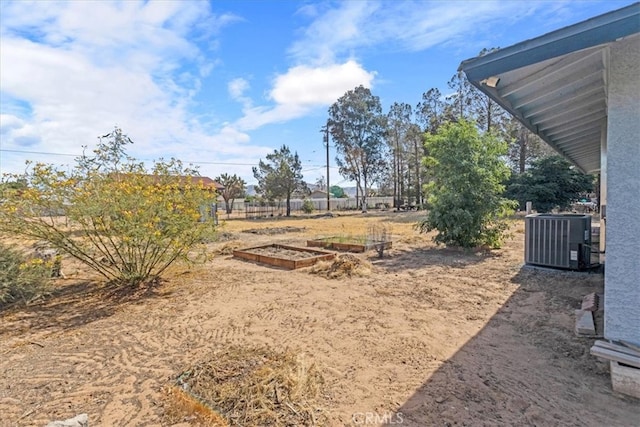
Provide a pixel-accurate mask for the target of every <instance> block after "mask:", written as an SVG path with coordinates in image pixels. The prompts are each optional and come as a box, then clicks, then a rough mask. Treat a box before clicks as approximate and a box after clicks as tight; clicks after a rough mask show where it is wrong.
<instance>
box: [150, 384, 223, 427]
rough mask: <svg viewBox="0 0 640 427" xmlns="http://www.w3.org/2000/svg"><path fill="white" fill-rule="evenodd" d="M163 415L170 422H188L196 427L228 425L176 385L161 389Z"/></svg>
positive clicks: (221, 426)
mask: <svg viewBox="0 0 640 427" xmlns="http://www.w3.org/2000/svg"><path fill="white" fill-rule="evenodd" d="M162 395H163V396H162V397H163V400H164V401H165V405H164V406H165V411H164V417H165V421H167V422H168V423H170V424H177V423H181V422H188V423H189V425H192V426H196V427H228V426H229V423H227V422H226V421H225V420H224V418H222V417H221V416H220V415H219V414H217V413H216V412H215V411H213V410H212V409H211V408H209V407H208V406H207V405H205V404H204V403H202V402H200V401H199V400H197V399H196V398H194V397H193V396H191V395H190V394H189V393H187V392H186V391H184V390H183V389H181V388H178V387H176V386H167V387H165V388H163V389H162Z"/></svg>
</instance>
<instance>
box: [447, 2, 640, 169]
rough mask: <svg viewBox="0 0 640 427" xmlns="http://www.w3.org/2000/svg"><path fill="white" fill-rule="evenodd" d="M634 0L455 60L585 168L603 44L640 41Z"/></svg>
mask: <svg viewBox="0 0 640 427" xmlns="http://www.w3.org/2000/svg"><path fill="white" fill-rule="evenodd" d="M638 33H640V3H634V4H632V5H630V6H627V7H625V8H622V9H618V10H616V11H613V12H609V13H606V14H604V15H600V16H597V17H595V18H592V19H589V20H587V21H584V22H581V23H578V24H575V25H572V26H570V27H566V28H563V29H560V30H558V31H554V32H552V33H549V34H546V35H544V36H541V37H538V38H536V39H532V40H527V41H525V42H522V43H518V44H516V45H513V46H511V47H508V48H505V49H500V50H498V51H496V52H493V53H490V54H487V55H485V56H481V57H477V58H473V59H469V60H466V61H463V62H462V64H460V69H461V70H462V71H464V73H465V74H466V76H467V78H468V79H469V81H470V82H471V83H472V84H473V85H474V86H476V87H477V88H478V89H480V90H481V91H482V92H484V93H486V94H487V95H488V96H490V97H491V98H492V99H494V100H495V101H496V102H498V103H499V104H500V105H501V106H502V107H503V108H505V109H506V110H507V111H509V112H510V113H511V114H513V115H514V116H515V117H517V118H518V120H520V121H521V122H522V123H523V124H524V125H525V126H527V127H528V128H529V129H530V130H531V131H533V132H534V133H536V134H537V135H539V136H540V137H541V138H542V139H543V140H544V141H546V142H547V143H548V144H549V145H551V146H552V147H553V148H555V149H556V150H557V151H558V152H559V153H560V154H562V155H564V156H565V157H567V158H568V159H569V160H571V161H572V162H573V163H574V164H575V165H577V166H578V167H579V168H580V169H582V170H583V171H585V172H588V173H593V172H597V171H598V170H599V169H600V140H601V135H602V134H603V132H604V130H605V129H606V122H607V93H606V90H607V63H608V57H607V55H608V49H607V46H608V45H609V44H610V43H615V41H616V40H618V39H620V38H623V37H634V38H638V42H639V43H640V36H639V35H638Z"/></svg>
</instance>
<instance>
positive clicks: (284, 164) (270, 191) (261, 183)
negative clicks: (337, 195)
mask: <svg viewBox="0 0 640 427" xmlns="http://www.w3.org/2000/svg"><path fill="white" fill-rule="evenodd" d="M253 176H254V177H255V178H256V179H257V180H258V188H257V191H258V192H259V193H261V194H262V196H263V197H265V198H266V199H268V200H276V199H278V200H282V199H284V200H285V201H286V207H287V214H286V215H287V216H291V197H292V195H293V194H294V193H301V194H308V193H309V188H308V187H307V184H306V183H305V182H304V180H303V176H302V162H300V157H299V156H298V153H297V152H295V153H291V150H290V149H289V147H287V146H286V145H283V146H282V147H280V149H278V150H274V151H273V153H271V154H267V157H266V161H262V160H260V163H259V164H258V166H257V167H254V168H253Z"/></svg>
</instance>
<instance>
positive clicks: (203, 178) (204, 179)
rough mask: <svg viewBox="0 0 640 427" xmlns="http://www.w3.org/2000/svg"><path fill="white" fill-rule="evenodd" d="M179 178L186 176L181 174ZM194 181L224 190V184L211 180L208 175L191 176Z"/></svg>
mask: <svg viewBox="0 0 640 427" xmlns="http://www.w3.org/2000/svg"><path fill="white" fill-rule="evenodd" d="M180 178H181V179H183V178H186V177H183V176H181V177H180ZM192 178H193V179H194V180H195V181H196V182H201V183H202V185H204V186H205V187H210V188H215V189H216V190H217V191H222V190H224V188H225V187H224V185H222V184H220V183H219V182H217V181H214V180H212V179H211V178H209V177H206V176H194V177H192Z"/></svg>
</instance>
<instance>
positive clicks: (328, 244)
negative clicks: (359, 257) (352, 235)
mask: <svg viewBox="0 0 640 427" xmlns="http://www.w3.org/2000/svg"><path fill="white" fill-rule="evenodd" d="M380 245H382V246H383V248H384V249H385V250H386V249H391V242H366V243H357V242H348V241H347V242H337V241H335V240H334V239H333V238H332V237H329V238H326V239H316V240H307V246H312V247H318V248H325V249H334V250H336V251H345V252H366V251H370V250H372V249H375V248H377V247H379V246H380Z"/></svg>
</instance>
